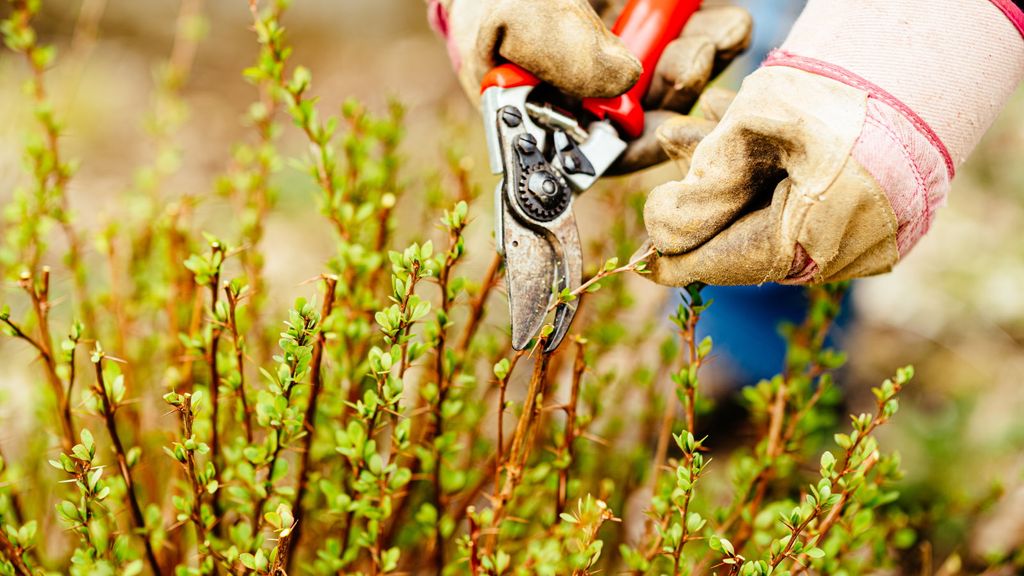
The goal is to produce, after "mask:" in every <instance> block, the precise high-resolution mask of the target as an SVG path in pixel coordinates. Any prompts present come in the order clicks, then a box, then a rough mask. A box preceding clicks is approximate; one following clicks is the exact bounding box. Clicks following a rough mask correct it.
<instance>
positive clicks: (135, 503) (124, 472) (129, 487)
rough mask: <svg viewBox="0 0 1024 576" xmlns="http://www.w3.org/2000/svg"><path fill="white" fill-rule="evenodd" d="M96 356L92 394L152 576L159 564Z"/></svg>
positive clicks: (101, 358)
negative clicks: (97, 397)
mask: <svg viewBox="0 0 1024 576" xmlns="http://www.w3.org/2000/svg"><path fill="white" fill-rule="evenodd" d="M97 356H98V357H97V358H95V359H94V361H93V366H95V368H96V384H95V386H94V387H93V392H95V393H96V395H97V396H99V398H100V402H101V405H102V408H103V422H104V424H105V425H106V427H107V433H108V434H109V435H110V442H111V443H112V444H113V445H114V454H115V456H116V458H117V468H118V471H119V472H120V473H121V479H122V480H123V481H124V486H125V492H126V493H127V495H128V507H129V509H130V510H131V515H132V524H134V525H135V529H136V530H137V531H138V534H139V537H141V538H142V543H143V545H144V546H145V549H146V561H147V562H148V563H149V568H150V570H152V571H153V574H160V562H159V561H158V560H157V557H156V552H155V551H154V549H153V543H152V541H151V540H150V538H149V531H148V530H147V529H146V519H145V516H143V514H142V505H141V504H140V503H139V497H138V495H137V494H136V493H135V481H134V480H133V479H132V473H131V468H130V467H129V464H128V453H127V452H126V451H125V449H124V443H123V442H121V435H120V434H118V433H117V422H116V420H115V418H114V413H115V412H116V411H117V408H118V407H117V405H115V403H114V402H112V401H111V398H110V391H109V390H108V389H107V383H106V380H105V379H104V376H103V356H102V353H100V352H97Z"/></svg>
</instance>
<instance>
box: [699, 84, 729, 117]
mask: <svg viewBox="0 0 1024 576" xmlns="http://www.w3.org/2000/svg"><path fill="white" fill-rule="evenodd" d="M735 99H736V91H735V90H727V89H725V88H708V89H707V90H705V91H704V93H703V94H701V95H700V100H699V101H698V102H697V105H698V106H699V107H700V111H701V113H702V114H703V115H704V117H705V118H707V119H708V120H712V121H715V122H721V121H722V118H723V117H724V116H725V111H726V110H728V109H729V106H730V105H731V104H732V101H733V100H735Z"/></svg>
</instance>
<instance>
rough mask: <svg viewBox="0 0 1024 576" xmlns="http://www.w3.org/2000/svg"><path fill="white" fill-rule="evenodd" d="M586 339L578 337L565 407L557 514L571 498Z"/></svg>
mask: <svg viewBox="0 0 1024 576" xmlns="http://www.w3.org/2000/svg"><path fill="white" fill-rule="evenodd" d="M586 345H587V343H586V340H583V339H581V338H577V339H576V358H575V360H573V366H572V384H571V385H570V389H569V402H568V403H567V404H566V405H565V406H564V407H563V409H564V410H565V439H564V441H563V444H562V446H561V447H560V448H559V457H560V459H562V458H564V459H565V462H564V464H565V465H564V467H563V468H561V469H560V470H559V471H558V498H557V500H556V502H555V515H556V516H557V515H558V514H561V513H562V512H563V511H565V505H566V501H567V500H568V498H569V469H570V468H571V467H572V459H573V443H574V442H575V440H576V438H577V436H578V431H577V429H576V410H577V409H578V405H579V400H580V383H581V382H582V381H583V373H584V372H585V371H586V369H587V357H586Z"/></svg>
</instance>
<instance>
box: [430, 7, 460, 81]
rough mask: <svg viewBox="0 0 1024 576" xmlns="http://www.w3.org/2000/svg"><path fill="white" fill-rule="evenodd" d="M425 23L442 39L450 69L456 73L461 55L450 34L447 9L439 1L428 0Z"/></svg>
mask: <svg viewBox="0 0 1024 576" xmlns="http://www.w3.org/2000/svg"><path fill="white" fill-rule="evenodd" d="M427 21H428V22H430V27H431V28H433V29H434V32H437V34H438V35H439V36H441V37H442V38H444V41H445V45H446V46H447V47H448V59H449V60H451V61H452V68H453V69H454V70H455V71H456V72H457V71H458V70H459V69H460V68H462V55H461V54H459V49H458V47H457V46H456V45H455V40H453V39H452V36H451V33H450V32H451V29H450V28H449V26H448V9H447V8H445V6H444V4H441V2H440V0H430V1H429V2H428V3H427Z"/></svg>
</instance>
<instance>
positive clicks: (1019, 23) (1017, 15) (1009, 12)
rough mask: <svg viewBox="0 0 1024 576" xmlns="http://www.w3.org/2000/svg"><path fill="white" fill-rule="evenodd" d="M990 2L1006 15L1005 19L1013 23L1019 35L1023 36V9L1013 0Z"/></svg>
mask: <svg viewBox="0 0 1024 576" xmlns="http://www.w3.org/2000/svg"><path fill="white" fill-rule="evenodd" d="M992 3H993V4H995V6H996V8H999V10H1000V11H1001V12H1002V13H1003V14H1005V15H1006V19H1007V20H1009V21H1010V22H1011V23H1012V24H1013V27H1014V28H1016V29H1017V31H1018V32H1020V34H1021V36H1024V11H1021V9H1020V7H1019V6H1017V5H1016V4H1014V3H1013V0H992Z"/></svg>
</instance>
